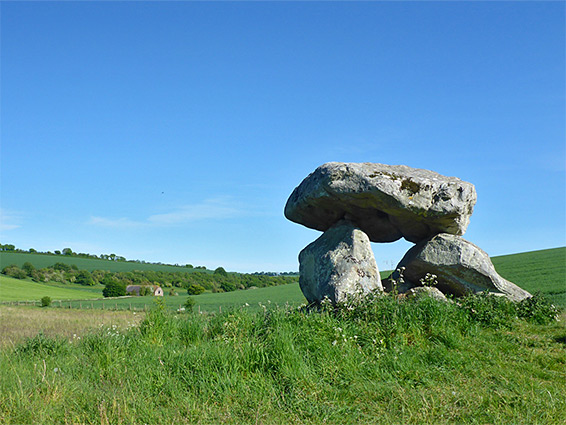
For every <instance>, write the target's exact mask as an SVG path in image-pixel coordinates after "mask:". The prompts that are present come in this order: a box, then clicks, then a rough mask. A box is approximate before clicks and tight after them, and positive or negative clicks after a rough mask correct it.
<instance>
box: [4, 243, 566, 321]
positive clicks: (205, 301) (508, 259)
mask: <svg viewBox="0 0 566 425" xmlns="http://www.w3.org/2000/svg"><path fill="white" fill-rule="evenodd" d="M4 255H5V254H4ZM16 255H21V256H24V257H26V256H35V257H37V258H40V257H43V255H35V254H16ZM78 260H81V259H78ZM492 260H493V263H494V265H495V267H496V269H497V271H498V272H499V273H500V274H501V275H502V276H503V277H504V278H506V279H508V280H510V281H512V282H514V283H516V284H517V285H519V286H520V287H522V288H524V289H526V290H527V291H529V292H531V293H535V292H537V291H539V292H541V293H542V294H544V295H545V296H547V297H549V298H551V299H552V301H553V302H554V303H555V304H557V305H559V306H562V307H564V308H566V248H564V247H562V248H554V249H547V250H541V251H533V252H526V253H520V254H512V255H506V256H500V257H493V258H492ZM87 261H91V262H100V263H101V264H104V263H109V264H111V265H117V264H118V263H116V262H113V261H107V260H87ZM24 262H25V261H24ZM126 264H128V263H126ZM37 266H39V264H38V265H37ZM147 266H150V265H149V264H148V265H147ZM180 269H181V270H183V271H186V270H187V269H185V268H180ZM388 274H389V272H382V277H386V276H388ZM102 289H103V286H101V285H96V286H93V287H85V286H81V285H75V284H60V283H53V282H52V283H50V284H40V283H35V282H31V281H30V280H17V279H12V278H8V277H6V276H2V275H0V302H2V301H39V300H40V299H41V298H42V297H43V296H49V297H51V298H52V299H53V300H57V301H58V300H61V301H66V300H76V301H73V302H71V303H69V302H68V301H67V302H62V303H60V304H59V303H57V302H56V303H54V305H55V306H59V305H61V306H64V307H69V305H70V306H71V307H72V308H105V309H108V308H115V309H134V310H135V309H137V310H143V309H148V308H150V307H151V305H153V300H152V298H151V297H125V298H119V299H112V300H102V299H100V300H96V298H102ZM174 289H175V291H176V292H177V293H178V296H170V295H168V294H169V288H164V292H165V297H164V298H165V302H166V305H167V306H168V307H169V308H171V309H178V308H179V307H180V306H182V305H183V304H184V303H185V301H186V299H187V293H186V290H185V289H183V288H174ZM194 299H195V301H196V304H195V309H197V310H199V309H200V311H206V312H212V311H219V310H220V309H222V308H224V309H227V308H239V307H242V306H245V305H246V303H247V304H249V308H250V309H252V310H255V309H258V308H261V306H260V304H262V305H266V304H273V305H281V306H282V305H285V303H289V304H290V305H300V304H301V303H303V302H304V301H305V300H304V297H303V295H302V293H301V291H300V289H299V286H298V284H296V283H295V284H289V285H281V286H275V287H267V288H258V289H248V290H245V291H233V292H226V293H216V294H212V293H204V294H202V295H198V296H195V297H194ZM81 300H89V302H88V303H84V302H82V301H81Z"/></svg>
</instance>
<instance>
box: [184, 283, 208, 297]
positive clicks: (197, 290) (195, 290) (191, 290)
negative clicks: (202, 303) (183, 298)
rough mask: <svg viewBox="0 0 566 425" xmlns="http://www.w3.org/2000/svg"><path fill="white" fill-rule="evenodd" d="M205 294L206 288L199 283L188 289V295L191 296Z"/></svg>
mask: <svg viewBox="0 0 566 425" xmlns="http://www.w3.org/2000/svg"><path fill="white" fill-rule="evenodd" d="M203 292H204V287H202V286H201V285H199V284H198V283H193V284H192V285H190V286H189V287H188V288H187V293H188V294H189V295H200V294H202V293H203Z"/></svg>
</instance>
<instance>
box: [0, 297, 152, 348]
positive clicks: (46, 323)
mask: <svg viewBox="0 0 566 425" xmlns="http://www.w3.org/2000/svg"><path fill="white" fill-rule="evenodd" d="M143 317H144V313H139V312H138V313H136V312H131V311H108V310H77V309H70V310H65V309H60V308H40V307H9V306H0V349H3V348H8V347H13V346H14V345H16V344H18V343H20V342H22V341H23V340H24V339H25V338H29V337H33V336H35V335H37V334H38V333H39V332H43V333H44V334H45V335H49V336H55V335H57V336H63V337H66V338H69V339H73V338H76V337H79V336H81V335H84V334H85V333H86V332H88V331H90V330H93V329H97V328H99V327H100V326H101V325H104V326H111V325H116V326H117V327H118V328H126V327H127V326H128V325H131V324H138V323H139V322H140V321H141V320H142V319H143Z"/></svg>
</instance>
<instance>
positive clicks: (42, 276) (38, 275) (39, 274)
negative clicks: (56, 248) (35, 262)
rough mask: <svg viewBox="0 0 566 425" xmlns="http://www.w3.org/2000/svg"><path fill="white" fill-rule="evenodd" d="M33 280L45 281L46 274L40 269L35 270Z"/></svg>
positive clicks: (32, 275)
mask: <svg viewBox="0 0 566 425" xmlns="http://www.w3.org/2000/svg"><path fill="white" fill-rule="evenodd" d="M31 280H33V281H34V282H45V274H44V273H43V272H42V271H40V270H34V271H33V273H32V274H31Z"/></svg>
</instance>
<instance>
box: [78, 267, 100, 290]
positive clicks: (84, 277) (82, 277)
mask: <svg viewBox="0 0 566 425" xmlns="http://www.w3.org/2000/svg"><path fill="white" fill-rule="evenodd" d="M75 283H78V284H79V285H85V286H93V285H96V282H95V281H94V279H93V278H92V275H91V274H90V273H89V272H88V271H87V270H80V271H79V272H78V273H77V275H76V276H75Z"/></svg>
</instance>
